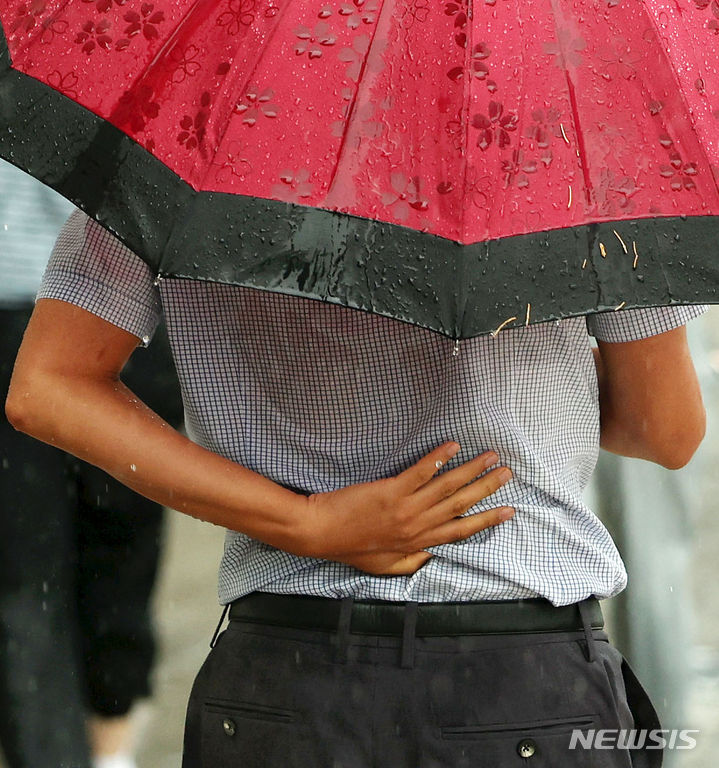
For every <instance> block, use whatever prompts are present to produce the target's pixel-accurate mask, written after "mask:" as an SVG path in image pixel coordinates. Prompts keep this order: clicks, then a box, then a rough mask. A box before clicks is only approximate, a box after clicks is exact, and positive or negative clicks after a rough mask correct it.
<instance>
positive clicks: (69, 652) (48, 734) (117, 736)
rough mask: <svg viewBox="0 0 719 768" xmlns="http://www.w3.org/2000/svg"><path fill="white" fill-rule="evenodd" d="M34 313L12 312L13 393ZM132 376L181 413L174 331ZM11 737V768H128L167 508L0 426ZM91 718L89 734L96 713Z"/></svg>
mask: <svg viewBox="0 0 719 768" xmlns="http://www.w3.org/2000/svg"><path fill="white" fill-rule="evenodd" d="M28 317H29V310H24V311H22V312H18V311H14V312H11V311H7V310H2V311H1V312H0V318H2V325H1V326H0V327H1V329H2V333H1V334H0V335H1V337H2V345H3V346H2V357H1V358H0V360H1V361H2V362H1V363H0V365H1V368H2V393H3V396H4V393H6V392H7V388H8V384H9V379H10V373H11V369H12V361H13V360H14V356H15V352H16V351H17V347H18V346H19V343H20V340H21V338H22V332H23V330H24V327H25V324H26V322H27V320H28ZM124 378H125V381H126V382H127V383H128V385H129V386H131V387H132V388H133V390H134V391H135V392H136V393H137V394H138V395H139V396H140V398H141V399H143V400H144V401H145V402H146V403H147V404H148V405H150V407H152V408H153V409H155V410H157V411H158V412H160V413H161V415H163V416H164V417H165V418H166V419H167V420H168V421H170V423H172V424H173V425H175V426H178V425H179V424H180V423H181V422H182V405H181V399H180V396H179V388H178V385H177V382H176V378H175V375H174V368H173V366H172V361H171V355H170V351H169V346H168V343H167V339H166V336H165V334H164V332H162V331H158V334H157V336H156V339H155V341H154V343H153V344H152V347H151V348H150V349H147V350H144V349H141V350H137V351H136V352H135V354H134V355H133V358H132V360H131V362H130V364H129V366H128V372H127V376H126V377H124ZM0 461H1V462H2V464H1V466H2V469H0V507H1V508H2V510H3V513H2V515H1V516H0V711H1V712H2V713H3V716H2V717H1V718H0V743H1V744H2V748H3V751H4V752H5V756H6V761H7V763H8V765H9V768H40V767H42V768H56V767H57V768H66V767H67V768H85V767H86V766H87V767H88V768H89V766H91V765H92V766H95V768H131V766H133V765H134V761H133V758H132V753H133V751H134V748H135V741H136V734H135V733H134V729H133V720H132V718H131V711H132V707H133V704H134V703H135V702H136V701H137V700H138V699H141V698H144V697H147V696H149V694H150V692H151V686H150V673H151V669H152V663H153V660H154V655H155V638H154V631H153V627H152V623H151V617H150V604H149V601H150V596H151V592H152V588H153V585H154V583H155V577H156V572H157V563H158V557H159V553H160V538H161V528H162V516H163V511H162V508H161V507H159V506H158V505H157V504H154V503H153V502H151V501H149V500H147V499H145V498H143V497H140V496H137V495H136V494H134V493H133V492H132V491H130V490H129V489H128V488H126V487H125V486H123V485H121V484H119V483H117V482H116V481H115V480H114V479H113V478H111V477H109V476H108V475H106V474H105V473H104V472H102V471H101V470H98V469H97V468H96V467H93V466H91V465H89V464H85V463H84V462H79V461H77V460H76V459H74V458H72V457H70V456H67V455H65V454H63V453H61V452H60V451H57V450H55V449H53V448H51V447H49V446H46V445H43V444H42V443H39V442H37V441H36V440H32V439H30V438H27V437H26V436H25V435H21V434H19V433H16V432H15V431H14V430H13V429H12V427H11V426H10V425H9V424H8V422H7V420H6V419H4V417H3V419H2V423H1V424H0ZM87 715H89V720H88V723H87V731H86V722H85V721H86V717H87Z"/></svg>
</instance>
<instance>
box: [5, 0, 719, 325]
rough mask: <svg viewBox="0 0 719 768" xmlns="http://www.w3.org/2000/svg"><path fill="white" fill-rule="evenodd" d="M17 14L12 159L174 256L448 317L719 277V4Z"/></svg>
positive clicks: (372, 306) (97, 9) (624, 298)
mask: <svg viewBox="0 0 719 768" xmlns="http://www.w3.org/2000/svg"><path fill="white" fill-rule="evenodd" d="M0 21H1V22H2V30H3V32H4V37H3V38H2V40H0V46H1V47H0V154H2V155H3V156H4V157H6V158H7V159H9V160H10V161H11V162H14V163H15V164H16V165H19V166H20V167H22V168H23V169H25V170H27V171H29V172H30V173H32V174H33V175H35V176H37V177H38V178H40V179H41V180H42V181H44V182H45V183H47V184H49V185H50V186H52V187H53V188H55V189H56V190H58V191H59V192H61V193H62V194H63V195H65V196H66V197H68V198H69V199H70V200H72V201H73V202H74V203H75V204H77V205H78V206H80V207H81V208H83V209H84V210H85V211H86V212H87V213H88V214H90V215H92V216H94V217H95V218H97V220H98V221H100V222H101V223H102V224H104V225H105V226H107V227H108V229H110V230H111V231H112V232H114V233H115V234H116V235H117V236H118V237H120V239H122V240H123V241H124V242H125V243H126V244H127V245H128V246H129V247H130V248H132V249H133V250H134V251H135V252H137V253H138V254H139V255H140V256H142V258H144V259H145V260H146V261H147V262H148V264H150V265H151V267H152V268H153V269H154V270H155V271H157V272H158V273H162V274H166V275H171V276H176V277H190V278H195V279H206V280H219V281H222V282H227V283H236V284H239V285H246V286H254V287H257V288H263V289H268V290H275V291H280V292H283V293H289V294H297V295H302V296H307V297H310V298H315V299H321V300H324V301H331V302H337V303H340V304H342V305H345V306H349V307H356V308H360V309H364V310H369V311H373V312H377V313H380V314H384V315H388V316H391V317H395V318H397V319H400V320H405V321H409V322H413V323H416V324H418V325H422V326H424V327H427V328H431V329H433V330H436V331H439V332H441V333H444V334H447V335H449V336H451V337H453V338H464V337H470V336H474V335H477V334H480V333H485V332H488V331H492V330H496V329H497V328H498V327H499V326H500V325H502V324H505V323H506V325H507V326H511V325H515V324H524V323H528V322H538V321H542V320H547V319H550V318H557V317H562V316H568V315H573V314H580V313H584V312H587V311H593V310H606V309H614V308H617V307H632V306H645V305H661V304H670V303H692V302H706V301H713V300H714V297H715V296H716V295H717V290H718V288H719V260H718V258H717V257H718V256H719V2H717V0H632V1H631V2H630V1H629V0H602V1H601V2H599V1H598V0H533V2H531V3H521V4H520V3H512V2H508V1H507V0H445V1H444V2H429V0H302V2H299V0H220V1H218V0H158V1H157V2H154V3H150V2H139V1H135V0H82V2H72V3H69V2H67V0H5V2H4V3H3V4H2V7H1V8H0ZM510 318H512V319H510Z"/></svg>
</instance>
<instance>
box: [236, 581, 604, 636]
mask: <svg viewBox="0 0 719 768" xmlns="http://www.w3.org/2000/svg"><path fill="white" fill-rule="evenodd" d="M346 602H347V601H346V600H345V601H343V600H336V599H332V598H327V597H313V596H307V595H280V594H271V593H269V592H252V593H251V594H249V595H246V596H245V597H241V598H239V599H237V600H235V601H234V602H233V603H232V604H231V605H230V621H245V622H250V623H256V624H270V625H273V626H280V627H293V628H296V629H315V630H327V631H334V630H336V629H337V627H338V623H339V621H340V610H341V607H342V604H343V603H345V604H346ZM407 605H412V606H413V607H414V606H416V608H414V610H416V629H415V634H416V635H417V636H419V637H443V636H450V635H496V634H511V633H523V632H572V631H580V630H582V629H585V630H586V629H588V626H589V625H591V627H592V628H594V629H602V628H603V627H604V619H603V617H602V609H601V607H600V606H599V601H598V600H597V599H596V598H595V597H590V598H587V599H586V600H584V601H582V602H581V603H573V604H571V605H565V606H560V607H555V606H553V605H552V604H551V603H550V602H549V601H548V600H544V599H541V598H532V599H525V600H490V601H482V602H459V603H418V604H416V603H409V604H408V603H397V602H388V601H383V600H355V601H352V613H351V620H350V627H349V628H350V631H351V632H353V633H355V634H362V635H396V636H400V637H401V636H402V634H403V628H404V623H405V610H406V606H407ZM580 606H581V608H580ZM582 614H584V621H583V616H582Z"/></svg>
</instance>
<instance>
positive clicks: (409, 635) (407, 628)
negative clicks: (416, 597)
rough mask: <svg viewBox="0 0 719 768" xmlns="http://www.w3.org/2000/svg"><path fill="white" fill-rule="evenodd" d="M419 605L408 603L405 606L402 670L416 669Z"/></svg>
mask: <svg viewBox="0 0 719 768" xmlns="http://www.w3.org/2000/svg"><path fill="white" fill-rule="evenodd" d="M417 608H418V606H417V603H415V602H408V603H405V606H404V624H403V625H402V660H401V666H402V669H412V667H414V637H415V630H416V629H417Z"/></svg>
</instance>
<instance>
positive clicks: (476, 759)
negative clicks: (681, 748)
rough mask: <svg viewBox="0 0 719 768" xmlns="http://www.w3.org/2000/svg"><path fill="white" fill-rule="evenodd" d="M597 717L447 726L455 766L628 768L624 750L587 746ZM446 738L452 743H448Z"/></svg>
mask: <svg viewBox="0 0 719 768" xmlns="http://www.w3.org/2000/svg"><path fill="white" fill-rule="evenodd" d="M597 722H598V718H597V716H596V715H593V714H587V715H579V716H577V717H572V718H554V719H547V720H541V721H532V722H520V723H490V724H487V725H457V726H443V727H442V728H441V737H442V740H443V742H445V744H446V746H447V748H448V749H449V750H451V752H452V754H451V755H449V754H448V755H447V759H448V760H449V761H450V762H448V763H447V764H448V765H450V764H451V765H453V766H456V768H460V766H461V767H462V768H464V767H465V766H466V768H514V767H515V766H516V767H517V768H521V767H522V766H524V768H570V767H571V768H630V767H631V762H630V761H629V758H628V755H627V754H626V753H619V751H618V750H612V751H611V753H609V752H606V751H597V750H595V749H587V748H586V745H587V743H589V742H591V737H592V733H591V732H592V730H594V729H596V728H597V727H598V726H597ZM447 742H453V744H452V745H451V746H450V744H448V743H447Z"/></svg>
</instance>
